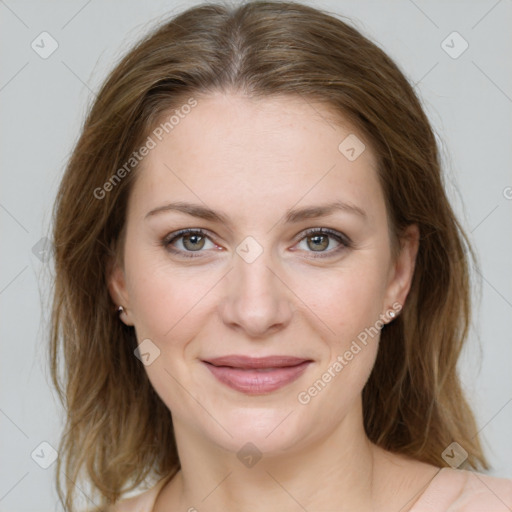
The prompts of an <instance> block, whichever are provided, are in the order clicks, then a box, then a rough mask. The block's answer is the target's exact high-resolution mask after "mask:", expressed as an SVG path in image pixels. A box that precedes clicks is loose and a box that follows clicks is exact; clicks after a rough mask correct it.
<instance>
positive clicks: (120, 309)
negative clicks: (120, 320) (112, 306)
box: [117, 306, 124, 314]
mask: <svg viewBox="0 0 512 512" xmlns="http://www.w3.org/2000/svg"><path fill="white" fill-rule="evenodd" d="M123 311H124V308H123V306H119V307H118V308H117V312H118V313H119V314H121V313H122V312H123Z"/></svg>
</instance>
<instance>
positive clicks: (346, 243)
mask: <svg viewBox="0 0 512 512" xmlns="http://www.w3.org/2000/svg"><path fill="white" fill-rule="evenodd" d="M191 234H192V235H199V236H201V237H205V238H208V239H209V240H210V237H209V236H208V235H207V233H206V232H205V231H204V230H202V229H200V228H196V229H191V228H187V229H182V230H180V231H177V232H175V233H171V234H169V235H167V236H166V237H165V238H163V240H162V245H163V246H164V248H165V249H167V250H168V251H170V252H172V253H173V254H176V255H178V256H180V257H183V258H198V257H201V256H199V255H197V256H196V255H192V254H191V253H194V252H197V253H201V252H204V251H201V250H199V251H182V250H176V249H174V248H172V247H171V245H172V243H173V242H175V241H176V240H178V239H180V238H183V236H185V235H191ZM302 235H303V236H302V237H301V238H300V239H299V240H298V241H297V243H299V242H301V241H302V240H304V239H305V238H307V237H310V236H314V235H329V236H330V237H331V238H334V239H336V241H337V242H339V243H340V244H341V245H340V246H339V247H338V248H336V249H333V250H330V251H326V252H323V253H321V252H320V253H319V254H314V255H313V256H311V257H312V258H328V257H332V256H333V255H337V254H338V253H339V252H340V251H342V250H344V249H349V248H350V247H352V241H351V240H350V238H348V237H347V236H346V235H344V234H342V233H338V232H337V231H333V230H332V229H328V228H312V229H308V230H306V231H305V232H304V233H303V234H302ZM210 241H211V240H210ZM311 252H315V251H311Z"/></svg>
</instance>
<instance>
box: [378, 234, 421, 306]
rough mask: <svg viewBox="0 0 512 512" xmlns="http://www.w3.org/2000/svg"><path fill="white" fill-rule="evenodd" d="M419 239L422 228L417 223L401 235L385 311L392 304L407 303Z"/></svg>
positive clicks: (392, 268)
mask: <svg viewBox="0 0 512 512" xmlns="http://www.w3.org/2000/svg"><path fill="white" fill-rule="evenodd" d="M419 239H420V230H419V228H418V226H417V225H416V224H410V225H409V226H407V228H406V229H405V231H404V232H403V234H402V236H401V237H400V253H399V255H398V256H397V258H396V260H395V261H394V262H393V263H392V267H391V268H390V271H389V280H388V285H387V288H386V296H385V300H384V304H383V308H384V311H387V310H389V307H390V306H391V305H392V304H395V303H399V304H400V306H401V307H403V305H404V304H405V300H406V299H407V295H408V293H409V290H410V288H411V284H412V280H413V276H414V268H415V266H416V255H417V253H418V248H419Z"/></svg>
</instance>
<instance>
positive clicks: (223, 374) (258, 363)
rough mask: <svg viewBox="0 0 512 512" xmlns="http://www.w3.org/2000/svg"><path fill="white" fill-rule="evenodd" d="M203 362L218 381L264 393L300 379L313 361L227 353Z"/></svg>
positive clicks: (232, 387)
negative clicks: (230, 354)
mask: <svg viewBox="0 0 512 512" xmlns="http://www.w3.org/2000/svg"><path fill="white" fill-rule="evenodd" d="M202 362H203V364H204V365H205V366H206V367H207V368H208V370H209V371H210V372H211V373H212V374H213V376H214V377H215V378H216V379H217V380H218V381H219V382H221V383H222V384H225V385H226V386H228V387H230V388H231V389H234V390H236V391H239V392H242V393H245V394H248V395H262V394H266V393H270V392H272V391H276V390H278V389H280V388H282V387H284V386H286V385H287V384H290V383H291V382H293V381H295V380H296V379H298V378H299V377H300V376H301V375H302V374H303V373H304V371H305V370H306V368H307V367H308V366H309V364H310V363H311V362H312V361H311V360H306V359H300V358H297V357H288V356H271V357H264V358H252V357H247V356H226V357H221V358H215V359H209V360H207V361H205V360H203V361H202Z"/></svg>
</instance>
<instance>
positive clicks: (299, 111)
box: [132, 93, 384, 219]
mask: <svg viewBox="0 0 512 512" xmlns="http://www.w3.org/2000/svg"><path fill="white" fill-rule="evenodd" d="M178 110H179V107H178ZM173 112H174V110H173ZM173 112H171V113H169V115H167V116H164V117H163V118H162V119H163V122H165V120H166V119H167V120H168V119H169V118H170V115H172V113H173ZM187 112H188V113H186V114H184V113H182V115H181V116H179V118H178V117H175V118H174V123H173V124H172V128H171V125H168V126H167V128H168V133H167V132H166V131H164V133H163V136H162V135H160V139H161V140H159V138H157V137H156V136H155V135H154V132H153V133H152V134H151V135H150V136H151V137H152V139H153V140H154V142H155V146H154V148H153V149H151V151H150V152H149V154H148V155H147V156H146V157H145V158H144V159H143V161H142V162H141V164H140V165H139V168H138V169H137V173H138V176H137V180H136V182H135V186H134V190H133V192H132V196H133V201H132V202H133V203H134V204H133V208H136V209H139V210H140V211H139V212H138V215H139V214H140V215H142V214H143V213H145V212H143V210H145V211H148V210H150V209H151V208H155V207H158V206H159V205H163V204H165V203H166V202H170V201H175V200H188V201H194V202H196V203H197V202H201V203H204V204H207V205H208V206H209V207H211V208H215V209H219V210H222V211H225V212H226V213H230V210H231V211H232V213H233V215H237V216H238V218H239V219H241V218H242V217H244V216H248V217H250V216H253V215H254V213H255V211H259V214H260V215H262V214H263V213H264V212H269V211H270V210H274V211H275V212H276V213H278V212H280V213H282V210H283V209H288V208H290V207H292V206H294V205H295V204H297V203H300V205H301V206H305V205H312V204H317V203H320V202H321V203H325V202H333V201H337V200H345V201H347V202H351V203H353V204H357V205H358V206H360V207H361V208H363V209H365V210H366V211H367V212H368V215H369V217H370V218H371V217H372V216H375V215H380V214H382V211H380V212H379V207H380V208H382V207H383V206H384V201H383V197H382V192H381V190H380V185H379V183H378V180H377V167H376V165H377V164H376V159H375V156H374V154H373V152H372V151H371V148H370V147H369V145H368V143H367V142H366V141H364V139H363V138H362V137H361V135H360V134H357V133H356V132H355V130H354V129H353V128H352V127H351V126H350V125H349V123H347V122H346V121H345V120H344V119H342V118H341V117H339V116H336V115H335V113H334V112H333V110H332V109H329V108H328V107H327V106H326V105H325V104H320V103H318V102H316V103H315V102H312V101H306V100H305V99H303V98H302V97H295V96H293V97H292V96H281V97H271V98H257V99H254V98H248V97H245V96H242V95H240V94H223V93H216V94H211V95H209V96H205V97H198V98H197V104H196V106H194V107H193V108H192V109H187ZM176 120H178V122H176ZM160 131H162V130H160ZM363 144H364V146H363ZM363 148H364V149H363ZM347 149H348V150H349V151H348V153H347ZM354 155H355V156H356V158H355V159H354V158H353V157H354Z"/></svg>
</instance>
